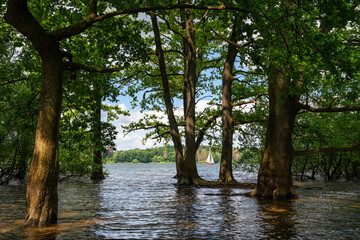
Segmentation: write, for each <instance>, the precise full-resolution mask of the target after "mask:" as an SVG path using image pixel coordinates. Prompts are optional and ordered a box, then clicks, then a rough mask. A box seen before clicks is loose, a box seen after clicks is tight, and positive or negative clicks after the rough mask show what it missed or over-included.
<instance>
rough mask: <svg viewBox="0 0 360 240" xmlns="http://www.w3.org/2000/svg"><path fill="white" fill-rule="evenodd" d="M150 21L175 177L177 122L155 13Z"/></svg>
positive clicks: (179, 147)
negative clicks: (168, 126)
mask: <svg viewBox="0 0 360 240" xmlns="http://www.w3.org/2000/svg"><path fill="white" fill-rule="evenodd" d="M151 21H152V25H153V30H154V36H155V44H156V56H157V57H158V59H159V67H160V74H161V80H162V87H163V94H164V101H165V106H166V113H167V116H168V119H169V124H170V135H171V138H172V141H173V143H174V150H175V161H176V172H177V174H176V177H177V176H178V175H181V174H179V173H180V172H182V171H183V169H182V167H181V164H182V162H183V158H184V156H183V149H182V144H181V139H180V134H179V128H178V124H177V122H176V119H175V114H174V109H173V104H172V99H171V95H170V87H169V79H168V77H167V73H166V64H165V58H164V52H163V49H162V44H161V39H160V31H159V27H158V23H157V18H156V16H155V15H151Z"/></svg>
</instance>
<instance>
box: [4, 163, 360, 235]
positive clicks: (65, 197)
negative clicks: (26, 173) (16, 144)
mask: <svg viewBox="0 0 360 240" xmlns="http://www.w3.org/2000/svg"><path fill="white" fill-rule="evenodd" d="M198 168H199V173H200V175H201V176H202V177H204V178H205V179H207V180H216V179H217V176H218V170H219V166H218V165H213V166H211V165H210V166H203V165H198ZM106 169H107V172H108V173H109V176H108V177H107V178H106V179H105V180H104V181H101V182H92V181H88V180H78V179H77V180H72V181H66V182H63V183H61V184H60V185H59V201H60V202H59V214H60V215H59V223H58V224H57V225H54V226H51V227H47V228H24V227H23V226H22V223H23V219H24V211H25V188H26V186H25V183H24V182H12V183H11V184H9V185H5V186H0V239H72V240H74V239H359V237H360V184H359V183H355V182H331V183H324V182H320V181H318V182H305V183H297V186H299V188H297V193H298V195H299V199H298V200H294V201H271V200H267V201H266V200H258V199H256V198H249V197H246V196H244V195H243V194H244V193H247V192H248V191H249V190H246V189H224V188H223V189H218V188H177V187H176V186H175V183H176V180H175V179H173V178H172V177H173V176H174V175H175V165H174V164H107V165H106ZM235 178H236V179H237V180H238V181H243V182H255V181H256V176H255V175H253V174H244V173H235Z"/></svg>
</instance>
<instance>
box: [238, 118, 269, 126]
mask: <svg viewBox="0 0 360 240" xmlns="http://www.w3.org/2000/svg"><path fill="white" fill-rule="evenodd" d="M267 121H268V119H251V120H243V121H236V122H235V121H234V126H237V125H243V124H248V123H254V122H267Z"/></svg>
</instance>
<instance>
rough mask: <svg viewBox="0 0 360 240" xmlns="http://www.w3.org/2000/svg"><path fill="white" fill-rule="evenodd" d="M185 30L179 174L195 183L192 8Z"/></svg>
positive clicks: (186, 13) (181, 181)
mask: <svg viewBox="0 0 360 240" xmlns="http://www.w3.org/2000/svg"><path fill="white" fill-rule="evenodd" d="M182 18H183V23H184V26H183V28H184V30H185V33H186V36H185V40H184V41H183V47H184V56H185V57H184V66H185V71H184V73H185V74H184V117H185V153H184V160H183V161H182V164H181V165H180V167H181V170H182V171H181V172H180V175H178V183H179V184H180V185H188V184H194V183H197V182H198V181H200V180H201V179H200V177H199V174H198V172H197V167H196V144H195V88H196V83H197V72H196V46H195V29H194V26H193V19H192V17H191V10H188V9H186V10H185V11H183V14H182Z"/></svg>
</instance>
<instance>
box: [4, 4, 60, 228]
mask: <svg viewBox="0 0 360 240" xmlns="http://www.w3.org/2000/svg"><path fill="white" fill-rule="evenodd" d="M5 19H6V21H7V22H8V23H9V24H11V25H12V26H14V27H15V28H16V29H17V30H19V31H20V32H21V33H22V34H23V35H25V36H26V37H27V38H28V39H29V40H30V41H31V43H32V44H33V45H34V47H35V48H36V50H37V51H38V52H39V54H40V57H41V60H42V70H43V81H42V90H41V94H40V103H41V108H40V113H39V119H38V124H37V129H36V137H35V147H34V152H33V157H32V162H31V166H30V171H29V175H28V182H27V190H26V217H25V225H47V224H52V223H56V222H57V215H58V193H57V184H58V176H59V162H58V139H59V122H60V113H61V103H62V72H63V63H62V53H61V51H60V48H59V45H58V43H57V41H55V40H54V39H53V38H52V37H51V36H50V35H49V34H47V33H46V31H45V30H44V29H43V28H42V27H41V26H40V25H39V24H38V22H37V21H36V20H35V19H34V17H33V16H32V15H31V14H30V12H29V9H28V7H27V1H25V0H9V1H8V8H7V12H6V14H5Z"/></svg>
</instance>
